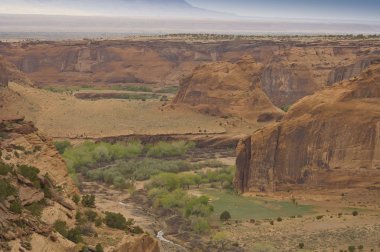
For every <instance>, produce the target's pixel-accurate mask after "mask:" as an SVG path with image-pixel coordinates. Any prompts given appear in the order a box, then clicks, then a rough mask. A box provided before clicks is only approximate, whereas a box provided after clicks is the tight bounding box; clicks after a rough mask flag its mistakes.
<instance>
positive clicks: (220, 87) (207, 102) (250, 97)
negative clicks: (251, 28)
mask: <svg viewBox="0 0 380 252" xmlns="http://www.w3.org/2000/svg"><path fill="white" fill-rule="evenodd" d="M261 69H262V65H261V64H258V63H255V62H254V61H253V59H252V58H251V57H244V58H243V59H241V60H239V61H238V62H236V63H234V64H232V63H228V62H217V63H212V64H207V65H203V66H200V67H197V68H196V69H195V70H194V72H193V74H192V75H191V76H189V77H188V78H185V79H184V80H183V82H182V83H181V86H180V90H179V92H178V94H177V96H176V97H175V99H174V100H173V104H174V105H186V106H189V107H191V108H192V109H195V110H197V111H200V112H202V113H206V114H209V115H217V116H223V117H228V116H236V117H242V118H244V119H247V120H251V121H257V120H258V118H259V117H260V115H262V114H264V113H266V114H272V117H268V118H269V119H275V118H279V117H281V114H282V112H281V111H280V110H279V109H277V108H276V107H275V106H274V105H273V104H272V103H271V101H270V100H269V98H268V97H267V95H266V94H265V93H264V92H263V90H262V89H261V87H260V80H259V75H260V71H261Z"/></svg>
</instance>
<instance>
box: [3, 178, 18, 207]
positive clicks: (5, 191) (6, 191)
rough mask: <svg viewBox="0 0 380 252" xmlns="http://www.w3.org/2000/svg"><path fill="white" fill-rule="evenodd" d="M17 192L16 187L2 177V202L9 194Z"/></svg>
mask: <svg viewBox="0 0 380 252" xmlns="http://www.w3.org/2000/svg"><path fill="white" fill-rule="evenodd" d="M16 194H17V190H16V188H14V187H13V186H12V185H11V184H10V183H9V182H8V181H6V180H4V179H0V202H1V201H3V200H5V199H7V197H8V196H11V195H16Z"/></svg>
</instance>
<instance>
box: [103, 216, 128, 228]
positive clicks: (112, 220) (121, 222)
mask: <svg viewBox="0 0 380 252" xmlns="http://www.w3.org/2000/svg"><path fill="white" fill-rule="evenodd" d="M104 223H105V224H106V225H107V226H108V227H110V228H116V229H121V230H124V229H126V228H127V220H126V219H125V217H124V216H123V215H122V214H120V213H111V212H106V217H105V218H104Z"/></svg>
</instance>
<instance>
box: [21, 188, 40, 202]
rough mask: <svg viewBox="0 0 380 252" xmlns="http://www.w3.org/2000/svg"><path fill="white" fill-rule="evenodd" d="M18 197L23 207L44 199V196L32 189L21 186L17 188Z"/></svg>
mask: <svg viewBox="0 0 380 252" xmlns="http://www.w3.org/2000/svg"><path fill="white" fill-rule="evenodd" d="M19 197H20V201H21V204H22V205H23V206H26V205H30V204H32V203H35V202H40V201H41V200H43V199H44V198H45V194H44V193H43V192H41V191H40V190H37V189H35V188H33V187H26V186H21V187H20V188H19Z"/></svg>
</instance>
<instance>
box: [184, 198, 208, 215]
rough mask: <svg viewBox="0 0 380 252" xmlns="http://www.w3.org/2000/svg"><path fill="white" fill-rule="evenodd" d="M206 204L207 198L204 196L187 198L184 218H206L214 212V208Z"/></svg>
mask: <svg viewBox="0 0 380 252" xmlns="http://www.w3.org/2000/svg"><path fill="white" fill-rule="evenodd" d="M208 203H209V198H208V197H206V196H200V197H189V199H188V200H187V202H186V204H185V207H184V212H185V217H189V216H197V217H207V216H209V215H211V213H212V212H213V211H214V207H213V206H212V205H209V204H208Z"/></svg>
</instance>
